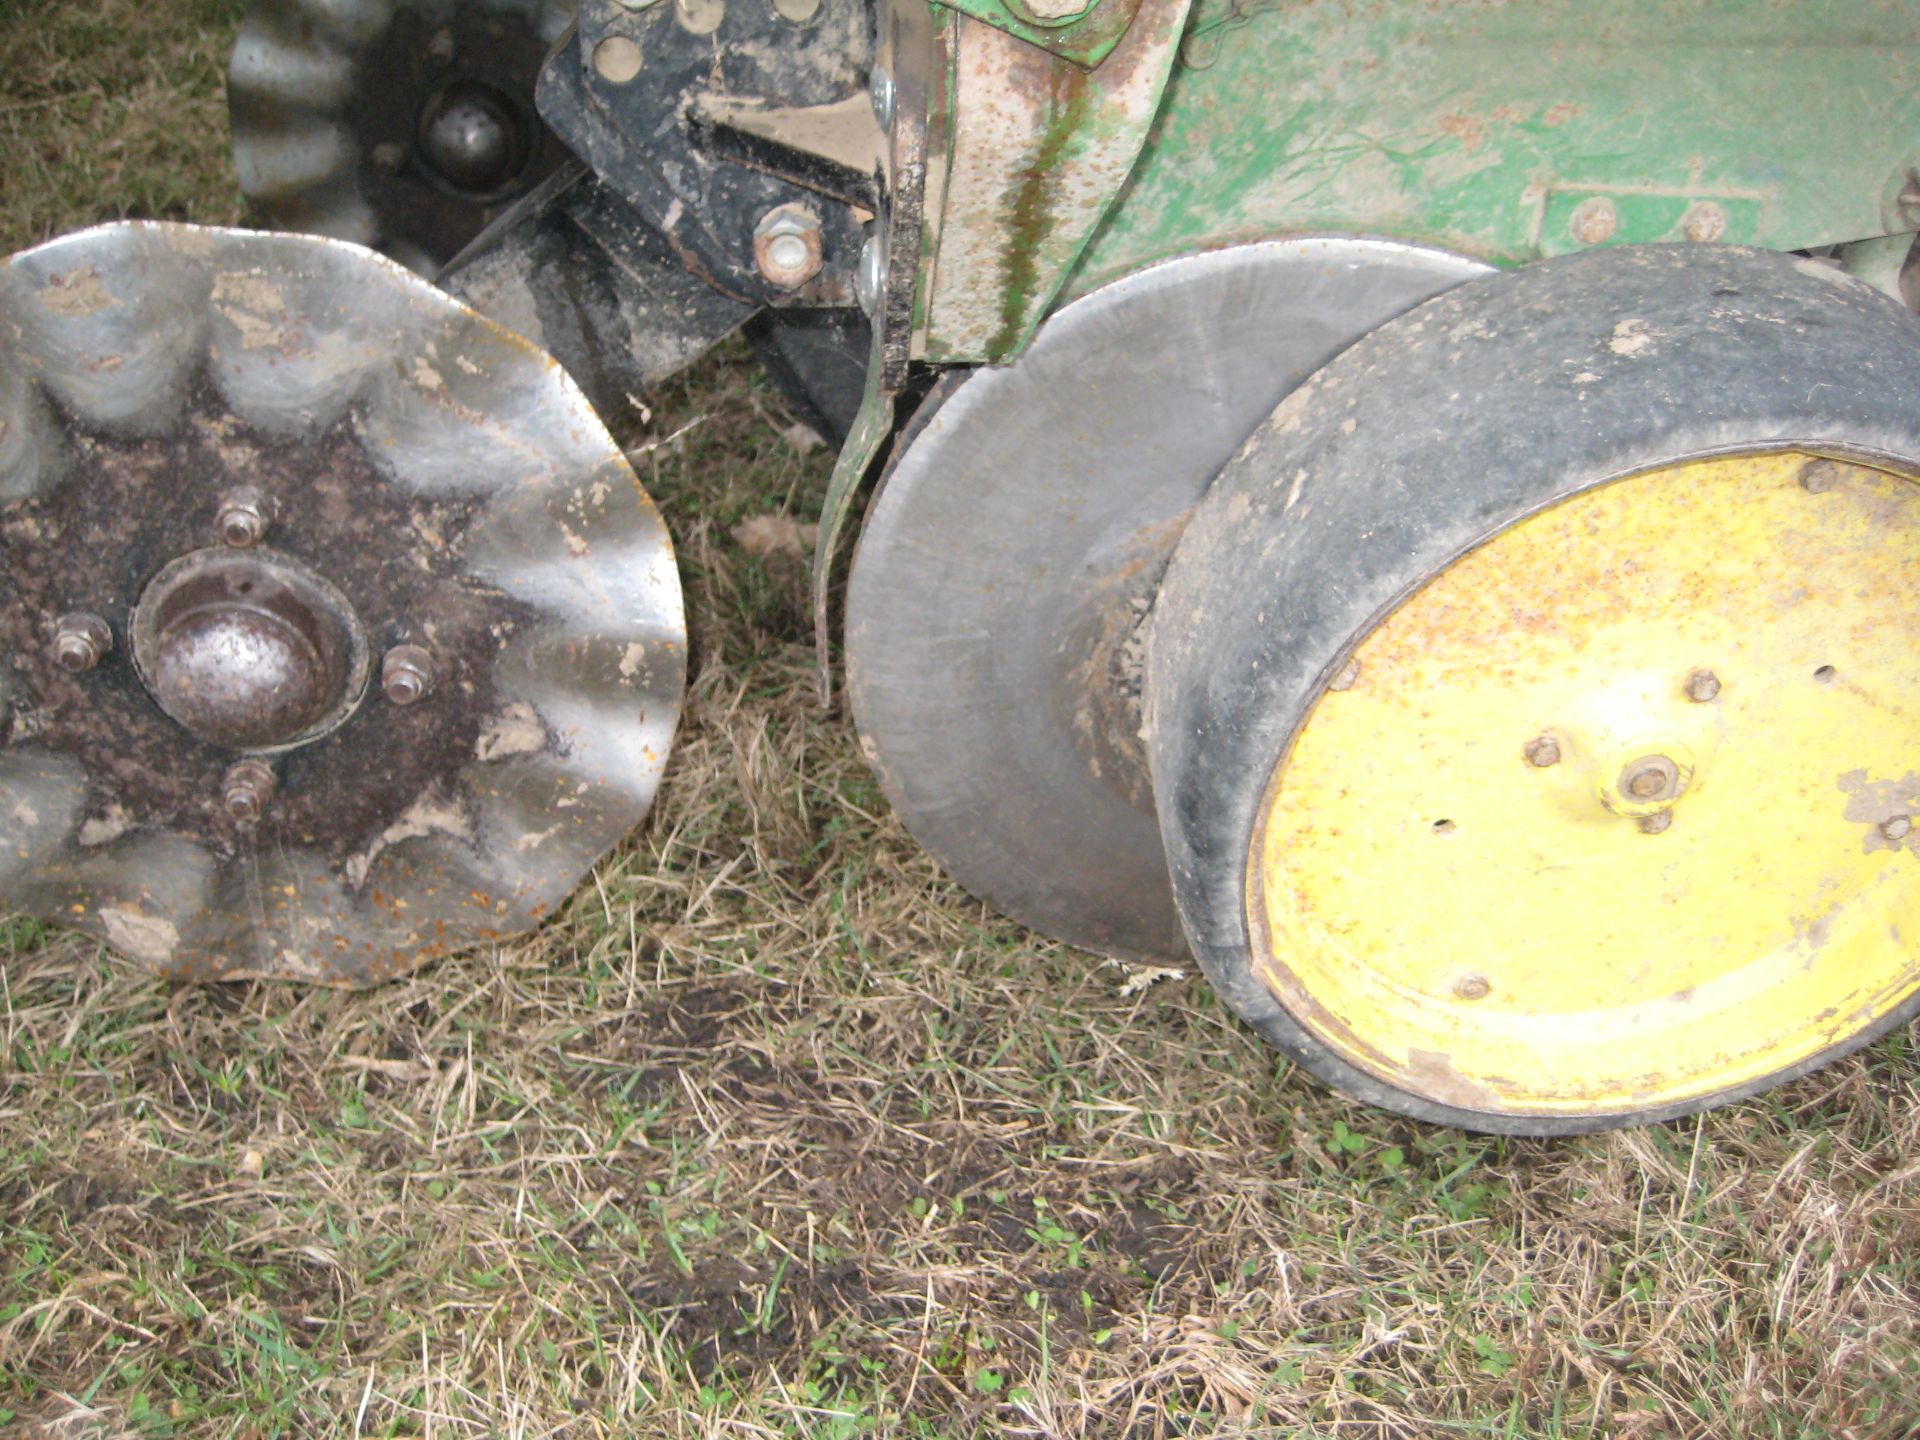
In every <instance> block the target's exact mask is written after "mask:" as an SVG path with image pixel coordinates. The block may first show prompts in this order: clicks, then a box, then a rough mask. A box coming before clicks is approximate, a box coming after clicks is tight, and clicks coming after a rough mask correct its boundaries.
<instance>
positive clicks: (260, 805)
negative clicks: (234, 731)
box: [220, 760, 278, 826]
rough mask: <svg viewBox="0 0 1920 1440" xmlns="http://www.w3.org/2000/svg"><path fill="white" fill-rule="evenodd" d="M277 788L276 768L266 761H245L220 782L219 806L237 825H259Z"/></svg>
mask: <svg viewBox="0 0 1920 1440" xmlns="http://www.w3.org/2000/svg"><path fill="white" fill-rule="evenodd" d="M277 788H278V785H277V782H276V781H275V780H274V778H273V767H272V766H271V765H269V764H267V762H266V761H264V760H242V761H241V762H240V763H239V764H237V765H234V766H232V767H231V768H230V769H228V771H227V773H226V777H225V778H224V779H223V780H222V781H221V782H220V803H221V804H222V806H223V807H225V809H226V812H227V818H228V819H230V820H232V821H233V823H234V824H236V825H243V826H244V825H257V824H258V823H259V822H260V819H261V817H262V816H264V815H265V814H266V813H267V806H268V804H269V803H271V802H272V800H273V792H274V790H275V789H277Z"/></svg>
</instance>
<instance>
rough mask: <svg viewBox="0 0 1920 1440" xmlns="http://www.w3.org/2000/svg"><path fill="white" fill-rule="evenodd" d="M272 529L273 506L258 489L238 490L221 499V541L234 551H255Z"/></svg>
mask: <svg viewBox="0 0 1920 1440" xmlns="http://www.w3.org/2000/svg"><path fill="white" fill-rule="evenodd" d="M272 527H273V506H272V503H271V502H270V501H269V500H268V499H267V497H266V496H265V495H262V494H261V493H260V492H259V491H258V490H255V489H253V488H251V487H248V488H247V489H244V490H235V491H234V492H233V493H232V494H230V495H228V496H226V497H225V498H224V499H222V500H221V502H220V522H219V528H220V539H221V540H222V541H223V542H224V543H225V544H227V545H229V546H231V547H232V548H233V549H235V550H251V549H252V548H253V547H254V546H256V545H258V544H259V543H260V542H261V541H262V540H264V539H266V538H267V531H268V530H270V529H271V528H272Z"/></svg>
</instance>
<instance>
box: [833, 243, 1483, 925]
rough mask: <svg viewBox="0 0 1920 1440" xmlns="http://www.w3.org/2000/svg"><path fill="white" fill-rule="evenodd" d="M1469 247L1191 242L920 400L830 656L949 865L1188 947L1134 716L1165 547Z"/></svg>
mask: <svg viewBox="0 0 1920 1440" xmlns="http://www.w3.org/2000/svg"><path fill="white" fill-rule="evenodd" d="M1484 269H1485V267H1484V266H1482V265H1480V264H1478V263H1477V262H1474V261H1471V260H1466V259H1462V258H1461V257H1459V256H1455V255H1450V254H1446V253H1443V252H1440V251H1434V250H1427V249H1422V248H1419V247H1415V246H1410V245H1403V244H1398V243H1395V242H1392V241H1378V240H1354V239H1317V240H1315V239H1308V240H1289V241H1274V242H1269V243H1264V244H1258V245H1247V246H1240V247H1237V248H1234V249H1230V250H1221V251H1215V252H1212V253H1209V254H1203V255H1192V256H1187V257H1183V258H1181V259H1178V260H1172V261H1169V262H1167V263H1165V264H1162V265H1158V266H1155V267H1153V268H1151V269H1148V270H1145V271H1142V272H1140V273H1138V274H1136V275H1131V276H1128V277H1127V278H1125V279H1123V280H1120V281H1117V282H1115V283H1114V284H1111V285H1108V286H1105V287H1103V288H1102V289H1100V290H1098V291H1095V292H1094V293H1093V294H1091V295H1088V296H1086V297H1085V298H1083V299H1081V300H1078V301H1075V302H1074V303H1073V304H1071V305H1069V306H1067V307H1066V308H1065V309H1063V310H1061V311H1060V312H1059V313H1058V314H1056V315H1055V316H1054V317H1053V318H1052V319H1050V320H1048V321H1047V322H1046V324H1045V326H1043V327H1042V329H1041V331H1040V334H1039V336H1038V338H1037V339H1036V340H1035V342H1034V344H1033V346H1032V348H1031V349H1030V350H1029V351H1028V352H1027V353H1026V354H1025V355H1024V356H1022V357H1021V358H1020V359H1019V360H1018V361H1016V362H1015V363H1013V364H1011V365H1007V366H1003V367H998V368H994V369H984V370H979V371H976V372H974V373H973V374H972V375H971V376H969V377H967V378H966V379H965V380H964V381H963V382H961V383H960V384H959V385H958V386H957V387H956V388H953V389H951V390H950V391H948V392H946V393H945V394H944V395H943V396H941V397H937V399H938V408H937V410H935V411H934V412H933V413H932V415H931V416H930V417H929V418H926V420H925V424H924V426H923V427H922V428H921V429H920V430H919V432H918V434H917V436H916V437H915V438H914V439H913V440H912V442H911V443H910V444H909V445H908V447H907V448H906V450H905V452H904V454H902V455H901V456H900V457H899V459H898V460H897V462H896V463H895V464H894V466H893V469H892V470H891V471H890V473H889V474H888V476H887V478H886V480H885V481H884V483H883V485H882V488H881V491H880V493H879V495H878V497H877V498H876V500H875V502H874V505H873V510H872V513H871V516H870V518H869V519H868V522H867V525H866V529H865V531H864V532H863V534H862V536H861V540H860V548H859V551H858V554H857V555H856V558H855V562H854V569H853V575H852V579H851V582H850V588H849V590H848V596H847V669H848V684H849V690H850V693H851V696H852V701H853V709H854V718H855V720H856V722H857V723H858V725H859V729H860V735H861V743H862V746H863V748H864V749H865V751H866V754H867V757H868V759H869V760H870V761H871V762H872V763H873V765H874V767H875V769H876V770H877V771H878V772H879V775H880V779H881V783H882V785H883V786H884V788H885V789H886V792H887V795H888V797H889V798H890V799H891V801H892V802H893V805H894V808H895V809H896V810H897V811H898V812H899V813H900V815H901V817H902V819H903V820H904V821H905V822H906V825H907V828H908V829H909V830H910V831H912V832H913V835H914V838H915V839H917V840H918V841H919V842H920V843H921V844H922V845H924V846H925V847H926V848H927V849H928V850H929V851H930V852H932V854H933V855H934V857H935V858H936V859H938V860H939V861H940V862H941V864H942V865H943V866H944V867H945V868H946V869H947V870H948V871H949V872H950V873H951V874H952V875H953V876H954V878H955V879H957V880H959V881H960V883H961V884H963V885H965V886H966V887H967V888H968V889H969V890H971V891H973V892H974V893H975V894H976V895H979V896H980V897H981V898H982V899H984V900H986V901H987V902H989V903H990V904H992V905H993V906H994V907H995V908H997V909H999V910H1001V911H1003V912H1005V913H1006V914H1008V915H1010V916H1012V917H1013V918H1014V919H1016V920H1018V921H1020V922H1021V923H1023V924H1025V925H1029V926H1031V927H1032V928H1033V929H1035V930H1038V931H1040V932H1041V933H1043V934H1046V935H1049V936H1052V937H1054V938H1055V939H1059V940H1064V941H1067V942H1068V943H1070V944H1074V945H1080V946H1083V947H1085V948H1087V949H1090V950H1096V951H1102V952H1105V953H1108V954H1114V955H1121V956H1126V957H1129V958H1147V957H1155V956H1168V955H1178V954H1181V953H1184V951H1185V949H1186V943H1185V940H1184V938H1183V937H1182V934H1181V930H1180V921H1179V917H1178V915H1177V914H1176V913H1175V911H1174V905H1173V895H1172V890H1171V887H1170V885H1169V882H1168V877H1167V862H1166V854H1165V851H1164V850H1163V849H1162V846H1161V840H1160V830H1159V826H1158V824H1157V822H1156V820H1155V814H1154V805H1153V796H1152V793H1151V786H1150V784H1149V781H1148V777H1147V771H1146V762H1145V755H1144V751H1143V750H1142V747H1141V744H1140V736H1139V729H1140V713H1139V693H1140V659H1141V657H1140V655H1139V653H1138V651H1139V645H1140V642H1141V636H1140V622H1141V620H1142V619H1143V618H1144V617H1145V614H1146V612H1147V609H1148V608H1149V606H1150V605H1151V602H1152V597H1153V595H1154V593H1155V591H1156V590H1157V588H1158V586H1159V582H1160V576H1161V574H1162V573H1163V571H1164V570H1165V568H1166V564H1167V560H1168V558H1169V557H1170V556H1171V554H1172V552H1173V546H1174V543H1175V541H1177V540H1178V539H1179V536H1180V533H1181V531H1182V529H1183V528H1184V526H1185V523H1186V517H1187V514H1188V512H1189V510H1190V509H1191V508H1192V506H1193V505H1194V504H1195V503H1196V502H1197V501H1198V500H1199V499H1200V496H1201V494H1202V493H1203V492H1204V491H1205V489H1206V488H1207V486H1208V485H1209V484H1210V483H1211V482H1212V480H1213V477H1214V475H1215V474H1216V473H1217V472H1218V471H1219V469H1220V467H1221V466H1223V465H1224V464H1225V463H1226V462H1227V461H1228V460H1229V459H1230V458H1231V457H1232V455H1233V453H1234V451H1235V450H1236V449H1237V448H1238V447H1239V445H1240V444H1241V442H1242V441H1243V440H1244V439H1245V438H1246V437H1247V436H1248V435H1249V434H1250V433H1252V431H1253V429H1254V427H1255V426H1257V425H1258V424H1259V423H1260V422H1261V421H1262V420H1264V419H1266V418H1267V416H1268V415H1269V414H1270V413H1271V412H1272V410H1273V408H1274V406H1275V405H1277V404H1278V403H1279V402H1280V401H1281V400H1282V399H1283V398H1285V396H1286V395H1287V394H1288V393H1289V392H1290V391H1291V390H1292V389H1293V388H1294V387H1295V386H1296V385H1298V384H1299V383H1300V381H1301V380H1303V379H1305V378H1306V377H1307V376H1308V375H1309V374H1311V373H1312V372H1313V371H1315V370H1317V369H1318V368H1319V367H1320V366H1321V365H1322V364H1324V363H1325V362H1326V361H1328V360H1330V359H1331V358H1332V357H1333V356H1334V355H1336V354H1338V353H1339V352H1340V351H1341V350H1343V349H1345V348H1346V347H1347V346H1348V345H1349V344H1351V343H1352V342H1353V341H1354V340H1356V339H1358V338H1359V337H1360V336H1361V335H1363V334H1365V333H1366V332H1367V331H1369V330H1371V329H1373V328H1374V327H1375V326H1377V325H1379V324H1381V323H1383V322H1384V321H1386V320H1389V319H1391V318H1392V317H1393V316H1395V315H1397V314H1399V313H1401V312H1402V311H1404V310H1407V309H1410V308H1411V307H1412V306H1414V305H1417V304H1419V303H1420V302H1421V301H1423V300H1427V299H1429V298H1431V297H1432V296H1434V295H1436V294H1438V293H1440V292H1441V291H1442V290H1446V289H1448V288H1450V287H1452V286H1453V285H1456V284H1458V283H1459V282H1461V281H1462V280H1466V279H1469V278H1471V277H1472V276H1474V275H1477V274H1480V273H1482V272H1483V271H1484Z"/></svg>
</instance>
